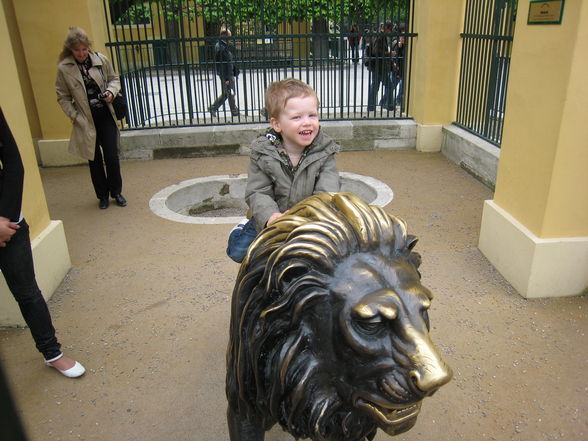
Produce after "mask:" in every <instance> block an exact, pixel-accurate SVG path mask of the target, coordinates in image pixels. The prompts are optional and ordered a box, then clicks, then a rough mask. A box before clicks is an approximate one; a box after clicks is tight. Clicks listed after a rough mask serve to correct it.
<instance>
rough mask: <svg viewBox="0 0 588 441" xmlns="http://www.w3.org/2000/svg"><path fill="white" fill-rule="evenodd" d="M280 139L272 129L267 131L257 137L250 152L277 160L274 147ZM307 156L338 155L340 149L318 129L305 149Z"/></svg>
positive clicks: (276, 151) (277, 154)
mask: <svg viewBox="0 0 588 441" xmlns="http://www.w3.org/2000/svg"><path fill="white" fill-rule="evenodd" d="M281 139H282V137H281V136H280V134H278V133H276V132H275V131H274V130H273V129H271V128H270V129H268V130H267V131H266V133H265V134H264V135H261V136H259V137H257V138H256V139H255V140H254V141H253V143H252V144H251V151H252V152H256V153H258V154H261V155H270V156H274V157H277V158H279V153H278V150H277V149H276V145H277V144H278V143H280V142H281ZM307 149H309V150H308V154H309V155H310V154H314V153H325V154H329V155H330V154H333V153H339V151H340V150H341V147H339V145H338V144H337V143H336V142H335V141H334V140H333V138H331V137H330V136H329V135H327V134H326V133H324V132H323V130H322V128H320V129H319V132H318V134H317V135H316V138H314V140H313V141H312V143H311V144H310V145H309V146H308V147H307Z"/></svg>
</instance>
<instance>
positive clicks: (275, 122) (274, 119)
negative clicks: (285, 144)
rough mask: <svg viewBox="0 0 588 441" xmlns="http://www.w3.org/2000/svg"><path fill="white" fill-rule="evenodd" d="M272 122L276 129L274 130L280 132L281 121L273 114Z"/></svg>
mask: <svg viewBox="0 0 588 441" xmlns="http://www.w3.org/2000/svg"><path fill="white" fill-rule="evenodd" d="M270 124H271V125H272V128H273V129H274V131H275V132H276V133H280V130H281V129H280V123H279V122H278V119H277V118H274V117H273V116H272V117H271V118H270Z"/></svg>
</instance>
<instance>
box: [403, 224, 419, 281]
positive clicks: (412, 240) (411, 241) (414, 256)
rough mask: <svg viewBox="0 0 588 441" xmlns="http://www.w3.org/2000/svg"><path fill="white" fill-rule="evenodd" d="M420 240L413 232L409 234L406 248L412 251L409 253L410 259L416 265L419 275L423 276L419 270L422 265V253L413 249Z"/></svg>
mask: <svg viewBox="0 0 588 441" xmlns="http://www.w3.org/2000/svg"><path fill="white" fill-rule="evenodd" d="M418 241H419V239H418V238H417V237H416V236H413V235H412V234H409V235H408V236H406V248H408V250H409V251H410V253H409V254H408V261H409V262H410V263H411V264H412V265H414V267H415V268H416V269H417V273H419V277H420V276H421V273H420V271H419V270H418V268H419V267H420V266H421V260H422V259H421V255H420V254H419V253H417V252H415V251H412V249H413V248H414V247H415V245H416V244H417V242H418Z"/></svg>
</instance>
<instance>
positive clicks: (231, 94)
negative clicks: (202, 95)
mask: <svg viewBox="0 0 588 441" xmlns="http://www.w3.org/2000/svg"><path fill="white" fill-rule="evenodd" d="M220 35H221V38H220V39H219V41H217V43H216V44H215V46H214V59H215V61H216V63H215V67H216V74H217V75H218V76H219V78H220V80H221V94H220V95H219V96H218V98H217V99H216V100H215V101H214V103H212V104H211V105H210V107H209V108H208V110H209V111H210V114H211V115H212V116H216V115H217V112H218V109H219V108H220V107H221V106H222V105H223V104H224V103H225V101H226V100H227V99H228V100H229V107H230V108H231V115H232V116H239V109H238V108H237V105H236V104H235V77H236V76H237V75H239V70H238V69H237V67H236V66H235V62H234V58H233V53H232V50H231V47H230V46H229V43H228V42H227V38H228V37H230V36H231V31H230V30H229V29H225V30H223V31H222V32H221V34H220Z"/></svg>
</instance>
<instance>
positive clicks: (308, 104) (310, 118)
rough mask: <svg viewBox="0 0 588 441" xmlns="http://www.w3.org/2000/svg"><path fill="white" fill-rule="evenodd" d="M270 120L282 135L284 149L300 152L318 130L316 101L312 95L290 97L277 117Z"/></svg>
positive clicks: (290, 151) (310, 141) (314, 136)
mask: <svg viewBox="0 0 588 441" xmlns="http://www.w3.org/2000/svg"><path fill="white" fill-rule="evenodd" d="M270 122H271V124H272V127H273V129H274V130H275V131H276V132H277V133H280V134H281V135H282V139H283V141H284V148H285V149H286V151H287V152H288V153H301V152H302V151H303V150H304V148H305V147H308V146H309V145H310V144H311V143H312V141H314V138H316V135H318V132H319V128H320V125H319V117H318V101H317V99H316V97H314V96H312V95H307V96H304V97H294V98H290V99H289V100H288V101H286V105H285V106H284V109H283V110H282V111H281V112H280V114H279V115H278V117H277V118H271V120H270Z"/></svg>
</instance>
